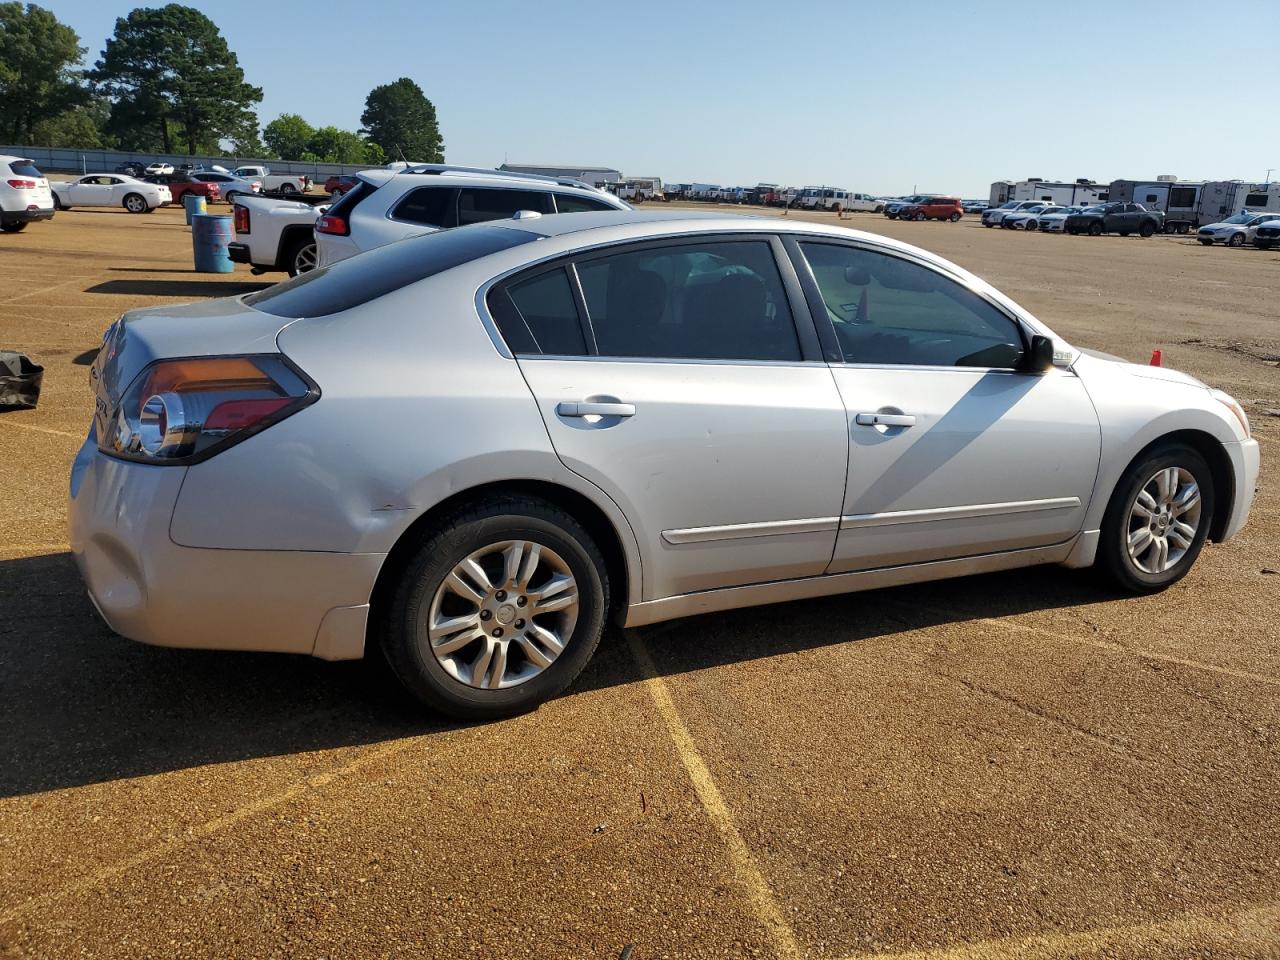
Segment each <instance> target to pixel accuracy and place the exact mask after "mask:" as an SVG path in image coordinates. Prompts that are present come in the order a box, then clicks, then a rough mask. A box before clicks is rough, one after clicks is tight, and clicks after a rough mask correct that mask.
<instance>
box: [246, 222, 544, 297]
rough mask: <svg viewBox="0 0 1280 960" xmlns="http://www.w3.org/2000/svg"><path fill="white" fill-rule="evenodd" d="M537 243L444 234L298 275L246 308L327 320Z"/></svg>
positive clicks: (511, 235) (525, 238) (489, 234)
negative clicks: (413, 285) (440, 275)
mask: <svg viewBox="0 0 1280 960" xmlns="http://www.w3.org/2000/svg"><path fill="white" fill-rule="evenodd" d="M538 237H539V235H538V234H536V233H529V232H528V231H526V230H513V229H509V228H507V227H475V228H470V227H468V228H465V229H459V230H442V231H440V232H439V233H429V234H427V235H426V236H422V237H411V238H409V239H407V240H400V241H398V242H396V243H389V244H387V245H386V246H385V247H378V248H377V249H376V250H370V251H369V252H368V253H362V254H360V255H359V256H357V257H351V258H349V259H347V260H340V261H338V262H337V263H335V264H333V265H331V266H328V267H322V268H321V269H319V270H312V271H311V272H310V273H302V274H299V275H298V276H296V277H294V278H293V279H292V280H289V281H286V282H285V283H278V284H276V285H275V286H274V287H268V288H267V289H266V290H263V291H260V292H259V293H251V294H249V295H248V296H247V297H245V298H244V302H245V303H246V304H247V305H248V306H251V307H253V308H254V309H255V310H261V311H262V312H263V313H270V314H272V315H274V316H277V317H289V318H298V317H324V316H328V315H329V314H331V313H340V312H342V311H343V310H350V309H351V308H352V307H357V306H359V305H360V304H362V303H368V302H369V301H370V300H376V299H377V298H378V297H381V296H383V295H384V294H388V293H391V292H392V291H393V290H399V289H400V288H401V287H404V286H407V285H408V284H411V283H417V282H418V281H419V280H425V279H426V278H427V277H432V276H435V275H436V274H437V273H443V272H444V271H445V270H451V269H453V268H454V267H457V266H461V265H462V264H464V263H469V262H470V261H472V260H478V259H479V258H480V257H487V256H488V255H489V254H491V253H498V252H500V251H502V250H509V249H510V248H512V247H518V246H519V245H520V244H522V243H529V242H530V241H531V240H537V239H538Z"/></svg>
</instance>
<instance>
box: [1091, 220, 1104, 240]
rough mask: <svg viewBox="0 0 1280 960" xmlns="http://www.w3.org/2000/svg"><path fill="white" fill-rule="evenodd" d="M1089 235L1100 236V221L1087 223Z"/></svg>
mask: <svg viewBox="0 0 1280 960" xmlns="http://www.w3.org/2000/svg"><path fill="white" fill-rule="evenodd" d="M1089 236H1091V237H1100V236H1102V224H1100V223H1091V224H1089Z"/></svg>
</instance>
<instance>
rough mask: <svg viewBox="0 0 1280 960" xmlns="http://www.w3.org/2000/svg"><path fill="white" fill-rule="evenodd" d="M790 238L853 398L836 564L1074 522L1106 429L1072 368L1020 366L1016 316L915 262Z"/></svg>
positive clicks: (1008, 542)
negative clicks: (1027, 370)
mask: <svg viewBox="0 0 1280 960" xmlns="http://www.w3.org/2000/svg"><path fill="white" fill-rule="evenodd" d="M788 248H789V249H790V250H791V252H792V254H793V256H795V257H796V261H797V270H798V272H799V273H800V275H801V278H802V281H803V283H804V284H805V286H806V290H807V293H808V295H809V298H810V304H811V306H812V308H813V309H814V311H815V319H816V320H817V321H818V323H819V325H820V326H819V329H820V332H822V333H823V334H824V336H825V337H826V339H827V343H828V346H829V347H830V348H831V350H832V352H833V353H834V355H835V356H837V357H838V358H839V361H838V362H836V363H834V364H833V366H832V369H833V371H834V374H835V378H836V383H837V385H838V387H839V389H840V394H841V396H842V397H843V399H844V402H845V407H846V409H847V411H848V430H849V437H850V449H849V470H848V479H847V483H846V489H845V498H844V503H843V507H842V510H841V529H840V534H839V537H838V539H837V541H836V549H835V554H834V556H833V560H832V564H831V568H830V571H831V572H833V573H835V572H842V571H848V570H860V569H870V568H873V567H883V566H895V565H900V564H909V563H921V562H928V561H935V560H946V559H951V558H956V557H966V556H976V555H980V554H986V553H994V552H1001V551H1007V550H1017V549H1022V548H1029V547H1039V546H1047V545H1051V544H1059V543H1063V542H1066V541H1068V540H1069V539H1071V537H1073V536H1074V535H1075V534H1076V533H1077V532H1078V531H1079V530H1080V529H1081V525H1082V524H1083V521H1084V513H1085V508H1086V507H1087V506H1088V502H1089V497H1090V495H1091V492H1092V490H1093V483H1094V479H1095V477H1096V474H1097V467H1098V457H1099V454H1100V442H1101V441H1100V431H1099V426H1098V421H1097V417H1096V414H1095V413H1094V409H1093V405H1092V403H1091V402H1090V400H1089V397H1088V395H1087V394H1086V392H1085V390H1084V387H1083V385H1082V384H1081V383H1080V381H1079V380H1078V379H1077V378H1076V377H1075V375H1074V374H1072V373H1071V372H1070V371H1069V370H1065V369H1058V368H1053V369H1051V370H1048V371H1046V372H1043V373H1036V374H1032V373H1023V372H1019V371H1018V370H1017V369H1015V365H1016V363H1017V361H1018V359H1019V357H1020V355H1021V354H1022V352H1023V351H1024V350H1025V349H1026V341H1025V333H1024V331H1023V330H1022V329H1021V328H1020V324H1018V323H1017V322H1015V320H1014V319H1013V318H1012V317H1011V316H1010V315H1009V314H1008V313H1007V312H1006V311H1005V310H1003V309H1002V308H1000V307H998V306H997V305H996V304H995V303H994V302H993V301H991V300H988V299H987V298H986V297H984V296H982V295H980V294H979V293H976V292H974V291H973V290H971V289H970V288H969V287H968V286H966V285H965V284H964V283H962V282H961V281H960V280H959V279H958V278H956V277H954V276H951V275H949V274H947V273H944V272H942V271H941V270H940V269H938V268H936V267H934V266H933V265H931V264H928V263H926V262H925V261H923V260H920V259H918V258H914V257H912V256H910V255H908V254H905V253H901V252H899V251H889V250H887V249H885V248H878V247H876V246H875V245H872V244H860V243H844V242H838V241H832V240H830V239H826V238H823V239H820V238H809V239H800V240H798V241H796V240H789V241H788ZM824 320H825V321H826V324H827V325H826V328H825V330H823V329H822V327H821V323H822V321H824Z"/></svg>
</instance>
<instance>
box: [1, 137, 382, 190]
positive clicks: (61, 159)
mask: <svg viewBox="0 0 1280 960" xmlns="http://www.w3.org/2000/svg"><path fill="white" fill-rule="evenodd" d="M0 153H3V154H8V155H10V156H14V157H22V158H23V159H24V160H25V159H30V160H32V161H33V162H34V163H35V165H36V166H37V167H39V168H40V169H41V170H42V171H44V172H45V173H80V174H85V173H110V172H112V171H113V170H115V168H116V167H118V166H119V165H120V164H122V163H126V162H127V161H130V160H134V161H137V162H139V163H144V164H146V163H155V162H156V161H161V162H164V163H172V164H173V165H174V166H175V167H176V166H178V165H179V164H183V163H198V164H203V165H204V166H206V167H211V166H213V165H214V164H215V163H220V164H222V166H224V167H226V168H228V169H234V168H235V167H238V166H241V165H242V164H246V163H256V164H262V165H263V166H267V167H270V168H271V172H272V173H298V174H306V175H307V176H309V177H311V179H312V180H318V181H320V182H322V183H323V182H324V181H325V180H326V179H327V178H328V177H331V176H336V175H340V174H344V173H358V172H359V171H361V170H368V169H369V168H370V167H371V166H374V165H373V164H368V163H359V164H351V163H303V162H302V161H300V160H263V159H261V158H258V157H213V156H194V157H192V156H188V155H186V154H183V153H124V152H122V151H119V150H74V149H63V148H61V147H25V146H7V145H3V144H0Z"/></svg>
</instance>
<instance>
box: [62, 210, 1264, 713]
mask: <svg viewBox="0 0 1280 960" xmlns="http://www.w3.org/2000/svg"><path fill="white" fill-rule="evenodd" d="M90 383H91V384H92V389H93V390H94V391H95V398H94V400H95V403H94V408H95V413H94V417H93V424H92V427H91V428H90V430H89V431H88V434H87V436H86V438H85V441H84V444H83V445H82V447H81V448H80V450H79V452H78V453H77V455H76V457H75V461H74V464H73V466H72V469H71V482H70V484H69V491H70V504H69V510H68V514H69V520H70V545H71V551H72V553H73V554H74V556H75V559H76V562H77V564H78V566H79V568H80V571H81V573H82V574H83V576H84V578H85V581H86V583H87V586H88V589H89V593H90V596H91V597H92V598H93V603H94V606H95V607H96V608H97V610H98V612H99V613H100V614H101V615H102V616H103V618H105V620H106V621H107V623H108V624H109V625H110V627H111V628H112V629H114V630H115V631H117V632H119V633H121V634H123V635H125V636H127V637H131V638H132V639H134V640H139V641H142V642H145V643H151V644H157V645H161V646H178V647H207V648H214V649H223V650H228V649H240V650H260V651H268V650H271V651H279V652H293V653H301V654H309V655H311V656H316V657H323V658H326V659H330V660H341V659H353V658H359V657H362V656H364V655H366V654H372V655H375V656H383V657H385V658H386V659H387V661H388V662H389V663H390V665H391V668H392V669H393V671H394V672H395V674H396V675H397V676H398V677H399V678H400V680H401V681H402V682H403V683H404V685H405V686H406V687H407V688H408V689H409V690H410V691H411V692H412V693H413V694H414V695H416V696H417V697H419V698H420V699H421V701H422V702H423V703H424V704H426V705H428V706H429V707H431V708H433V709H436V710H441V711H445V712H447V713H450V714H453V715H456V716H459V717H465V718H469V719H471V720H479V719H484V718H495V717H500V716H508V715H511V714H513V713H518V712H521V711H525V710H529V709H532V708H533V707H535V706H537V705H538V704H539V703H540V702H542V701H543V700H546V699H548V698H549V697H553V696H556V695H557V694H558V693H560V692H561V691H563V690H564V689H565V688H566V687H567V686H568V685H569V684H570V683H571V682H572V681H573V679H574V678H575V677H576V676H577V675H578V673H579V672H580V671H581V670H582V668H583V667H584V666H585V665H586V663H587V661H588V660H589V659H590V658H591V655H592V654H593V653H594V652H595V650H596V647H597V645H598V644H599V642H600V638H601V634H602V632H603V631H604V630H605V628H606V625H607V624H608V623H609V622H610V621H613V622H616V623H619V624H622V625H626V626H641V625H644V624H649V623H656V622H659V621H663V620H672V619H675V618H679V617H687V616H691V615H694V614H708V613H710V614H715V613H718V612H721V611H725V610H730V609H735V608H741V607H749V606H752V605H755V604H763V603H775V602H779V601H784V600H796V599H801V598H813V597H819V596H829V595H832V594H840V593H847V592H849V591H854V590H868V589H875V588H879V587H885V586H891V585H894V586H896V585H903V584H911V583H919V582H922V581H927V580H936V579H939V578H943V577H956V576H966V575H969V574H976V573H983V572H997V571H1006V570H1011V569H1014V568H1019V567H1028V566H1032V565H1036V564H1062V565H1065V566H1067V567H1076V568H1079V567H1090V566H1097V567H1098V568H1100V572H1101V573H1104V574H1106V576H1107V577H1108V578H1109V579H1110V580H1111V581H1112V583H1114V584H1115V585H1117V586H1118V587H1119V588H1120V589H1122V590H1124V591H1126V592H1130V593H1138V594H1151V593H1156V592H1158V591H1161V590H1164V589H1166V588H1167V587H1169V586H1171V585H1172V584H1174V583H1176V582H1177V581H1178V580H1179V579H1181V578H1182V577H1183V576H1185V575H1186V574H1187V573H1188V572H1189V571H1190V570H1191V569H1192V566H1193V565H1194V563H1195V561H1196V557H1197V556H1198V555H1199V553H1200V551H1201V548H1202V547H1203V545H1204V544H1205V543H1206V541H1209V540H1212V541H1214V542H1223V541H1227V540H1229V539H1230V538H1231V537H1232V536H1233V535H1234V534H1235V533H1236V532H1237V531H1238V530H1240V528H1241V527H1242V526H1243V525H1244V523H1245V521H1246V519H1247V517H1248V515H1249V509H1250V505H1251V504H1252V502H1253V498H1254V491H1255V487H1256V485H1257V481H1258V469H1259V445H1258V442H1257V440H1254V439H1251V437H1250V432H1249V422H1248V419H1247V417H1246V416H1245V414H1244V411H1243V410H1241V408H1240V406H1239V404H1237V403H1236V402H1235V401H1234V400H1233V399H1232V398H1231V397H1230V396H1228V395H1227V394H1225V393H1223V392H1221V391H1219V390H1214V389H1211V388H1210V387H1208V386H1206V385H1205V384H1203V383H1200V382H1199V381H1197V380H1195V379H1193V378H1192V377H1189V376H1187V375H1186V374H1183V373H1179V372H1178V371H1176V370H1172V369H1169V368H1163V367H1151V366H1145V365H1138V364H1131V363H1125V362H1124V361H1121V360H1116V359H1105V358H1103V357H1100V356H1096V355H1090V354H1088V353H1087V352H1084V351H1081V350H1079V349H1077V348H1076V347H1074V346H1072V345H1070V344H1068V343H1067V342H1065V341H1063V340H1062V339H1060V338H1058V337H1057V336H1056V335H1055V334H1054V333H1053V331H1052V330H1050V329H1049V328H1048V327H1046V326H1045V325H1044V324H1043V323H1041V322H1040V321H1039V320H1037V319H1036V318H1035V317H1034V316H1032V315H1031V314H1030V313H1028V312H1027V311H1026V310H1024V309H1022V308H1021V307H1019V306H1018V305H1017V304H1015V303H1014V302H1013V301H1011V300H1009V299H1008V298H1007V297H1005V296H1003V295H1001V294H1000V293H998V292H997V291H996V290H995V289H993V288H992V287H991V286H990V285H989V284H987V283H986V282H984V281H983V280H981V279H980V278H978V277H976V276H975V275H973V274H972V273H969V272H968V271H966V270H964V269H962V268H960V267H958V266H956V265H955V264H952V263H948V262H947V261H945V260H942V259H939V258H938V257H935V256H933V255H932V254H930V253H927V252H926V251H924V250H921V249H919V248H916V247H911V246H908V245H906V244H902V243H896V242H894V241H892V240H889V239H887V238H885V237H880V236H876V235H874V234H870V233H861V232H855V231H852V230H843V229H840V228H838V227H835V226H829V225H822V224H815V223H809V222H806V221H803V220H800V219H791V220H782V219H780V218H776V217H726V216H718V217H713V216H691V215H690V214H689V212H687V211H684V212H679V213H660V214H639V213H636V212H634V211H630V210H609V211H605V212H599V213H581V214H573V215H569V216H546V217H538V216H521V217H519V218H513V219H508V220H503V221H496V222H490V223H479V224H474V225H472V226H466V227H459V228H458V229H454V230H441V231H437V232H435V233H432V234H429V235H427V236H421V237H414V238H412V239H409V240H405V241H403V242H401V243H394V244H388V245H387V246H384V247H382V248H381V249H378V250H374V251H371V252H370V253H367V254H364V255H363V256H360V257H357V258H354V259H352V260H350V261H348V262H344V263H338V264H335V265H334V266H333V267H331V268H329V269H326V270H317V271H315V272H313V273H309V274H307V275H306V276H303V277H298V278H296V279H294V280H290V281H288V282H286V283H281V284H275V285H273V286H271V287H269V288H267V289H265V290H260V291H257V292H254V293H251V294H248V295H246V296H240V297H229V298H226V299H223V300H207V301H204V302H201V303H198V304H192V305H190V306H185V307H184V306H158V307H150V308H148V309H145V310H137V311H133V312H130V313H127V314H125V315H124V317H122V318H121V319H120V320H118V321H117V322H116V323H115V324H113V326H112V327H111V329H110V330H108V332H107V335H106V337H105V339H104V342H103V347H102V349H101V350H100V351H99V353H98V356H97V359H96V360H95V361H94V365H93V368H92V371H91V376H90ZM851 465H853V468H852V469H851V468H850V466H851ZM1268 519H1270V518H1268ZM1230 559H1231V558H1230V557H1228V558H1226V559H1225V560H1224V561H1221V562H1229V561H1230ZM1242 559H1243V558H1242ZM1199 586H1202V587H1203V588H1205V589H1213V585H1212V584H1210V583H1208V582H1206V583H1205V584H1202V585H1199ZM872 602H873V603H874V601H872ZM1169 603H1171V604H1181V603H1184V598H1174V599H1172V600H1170V601H1169ZM1147 610H1149V607H1148V606H1147V605H1142V604H1138V605H1135V606H1134V608H1133V610H1132V611H1131V615H1132V616H1133V617H1135V618H1141V617H1143V616H1145V615H1146V614H1145V611H1147ZM826 612H827V613H828V614H831V615H833V616H835V617H837V618H840V617H856V616H857V615H858V607H856V606H853V605H850V606H848V607H845V608H838V607H828V608H826ZM704 642H708V643H713V642H715V640H714V638H713V637H711V636H708V637H707V638H705V640H704ZM904 642H905V641H904ZM875 652H876V651H869V652H868V656H871V655H873V654H874V653H875ZM521 729H522V730H523V729H524V728H521Z"/></svg>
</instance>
